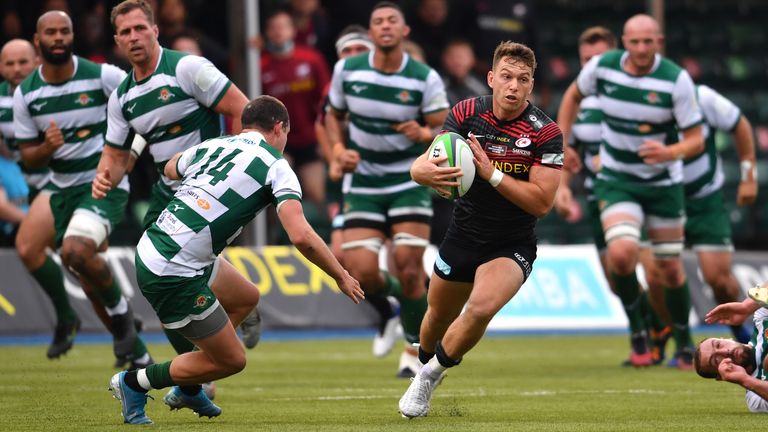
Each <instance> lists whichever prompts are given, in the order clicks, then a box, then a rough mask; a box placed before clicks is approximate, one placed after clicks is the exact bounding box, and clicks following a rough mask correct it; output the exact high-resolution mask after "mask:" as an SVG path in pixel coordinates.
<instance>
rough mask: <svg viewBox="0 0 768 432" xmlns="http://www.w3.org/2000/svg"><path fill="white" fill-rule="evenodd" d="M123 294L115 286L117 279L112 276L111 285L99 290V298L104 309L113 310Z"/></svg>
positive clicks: (118, 286)
mask: <svg viewBox="0 0 768 432" xmlns="http://www.w3.org/2000/svg"><path fill="white" fill-rule="evenodd" d="M122 297H123V292H122V291H120V285H118V284H117V278H116V277H114V275H113V276H112V284H110V285H109V287H107V288H106V289H99V298H101V302H102V303H103V304H104V307H106V308H113V307H115V306H117V304H118V303H120V298H122Z"/></svg>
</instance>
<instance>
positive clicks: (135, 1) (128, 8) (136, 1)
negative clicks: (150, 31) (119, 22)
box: [109, 0, 155, 30]
mask: <svg viewBox="0 0 768 432" xmlns="http://www.w3.org/2000/svg"><path fill="white" fill-rule="evenodd" d="M136 9H139V10H141V11H142V12H144V15H145V16H146V17H147V20H148V21H149V23H150V24H152V25H154V24H155V14H154V12H152V6H150V5H149V3H147V2H146V1H144V0H125V1H123V2H121V3H119V4H118V5H117V6H115V7H113V8H112V13H111V14H110V15H109V22H111V23H112V28H113V29H115V30H117V27H115V20H116V19H117V17H118V16H120V15H125V14H127V13H130V12H132V11H134V10H136Z"/></svg>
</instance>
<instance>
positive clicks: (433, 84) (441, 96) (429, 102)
mask: <svg viewBox="0 0 768 432" xmlns="http://www.w3.org/2000/svg"><path fill="white" fill-rule="evenodd" d="M448 108H450V104H449V103H448V95H447V94H446V92H445V84H444V83H443V80H442V79H441V78H440V75H438V74H437V72H435V70H434V69H432V70H430V71H429V75H427V87H426V89H424V98H423V99H422V101H421V112H422V113H424V114H429V113H433V112H436V111H442V110H446V109H448Z"/></svg>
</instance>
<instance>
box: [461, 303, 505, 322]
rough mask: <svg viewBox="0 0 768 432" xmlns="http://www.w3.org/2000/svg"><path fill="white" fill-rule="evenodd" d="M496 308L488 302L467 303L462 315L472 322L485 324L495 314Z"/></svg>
mask: <svg viewBox="0 0 768 432" xmlns="http://www.w3.org/2000/svg"><path fill="white" fill-rule="evenodd" d="M497 310H498V308H496V307H494V306H493V305H491V304H489V303H485V304H477V303H474V304H468V305H467V308H466V310H465V311H464V315H466V317H467V318H468V319H469V320H470V321H471V322H472V323H474V324H479V325H487V324H488V323H489V322H490V321H491V319H492V318H493V316H494V315H496V311H497Z"/></svg>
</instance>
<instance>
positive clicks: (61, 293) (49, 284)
mask: <svg viewBox="0 0 768 432" xmlns="http://www.w3.org/2000/svg"><path fill="white" fill-rule="evenodd" d="M30 273H31V274H32V277H33V278H35V280H36V281H37V283H38V284H40V287H41V288H42V289H43V291H45V293H46V294H47V295H48V297H49V298H50V299H51V302H52V303H53V308H54V309H55V310H56V319H57V320H58V321H59V322H67V323H71V322H72V321H74V320H75V318H76V317H77V314H76V313H75V310H74V309H72V305H70V304H69V296H67V289H66V288H64V273H62V271H61V267H59V265H58V264H56V262H54V261H53V259H52V258H51V257H50V256H48V257H46V258H45V261H44V262H43V265H42V266H41V267H40V268H39V269H37V270H33V271H31V272H30Z"/></svg>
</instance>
